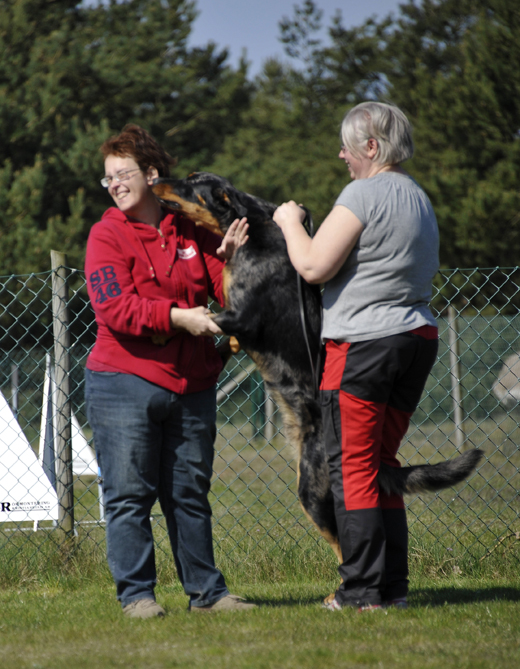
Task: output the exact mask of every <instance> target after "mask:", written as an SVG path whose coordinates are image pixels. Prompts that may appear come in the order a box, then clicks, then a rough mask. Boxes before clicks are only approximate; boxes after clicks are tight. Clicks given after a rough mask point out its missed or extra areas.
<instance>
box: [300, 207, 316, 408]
mask: <svg viewBox="0 0 520 669" xmlns="http://www.w3.org/2000/svg"><path fill="white" fill-rule="evenodd" d="M302 209H304V210H305V219H304V221H303V226H304V227H305V228H306V229H307V232H308V233H309V236H310V237H311V238H312V237H314V222H313V220H312V215H311V212H310V211H309V210H308V209H307V208H306V207H302ZM296 284H297V286H298V302H299V305H300V320H301V324H302V330H303V338H304V339H305V345H306V347H307V355H308V356H309V363H310V367H311V372H312V379H313V385H314V396H315V397H318V391H319V386H320V378H319V375H320V371H321V370H320V366H321V365H320V363H321V346H318V355H317V356H316V362H315V361H314V358H313V355H312V351H311V344H310V342H309V336H308V327H307V314H306V313H305V301H304V299H303V279H302V277H301V276H300V274H298V272H296ZM320 320H321V319H320Z"/></svg>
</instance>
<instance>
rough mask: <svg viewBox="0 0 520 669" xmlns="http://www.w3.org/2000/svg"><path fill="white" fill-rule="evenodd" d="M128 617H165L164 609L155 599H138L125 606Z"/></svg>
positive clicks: (124, 611) (124, 610) (124, 609)
mask: <svg viewBox="0 0 520 669" xmlns="http://www.w3.org/2000/svg"><path fill="white" fill-rule="evenodd" d="M123 613H124V614H125V616H128V618H163V617H164V609H163V608H162V606H159V604H157V602H156V601H155V600H154V599H137V600H136V601H135V602H130V604H127V605H126V606H125V607H123Z"/></svg>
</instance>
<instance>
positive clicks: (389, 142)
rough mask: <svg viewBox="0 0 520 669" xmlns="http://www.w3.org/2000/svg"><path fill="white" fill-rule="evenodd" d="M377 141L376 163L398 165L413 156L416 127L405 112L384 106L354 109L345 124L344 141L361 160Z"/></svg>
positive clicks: (363, 105)
mask: <svg viewBox="0 0 520 669" xmlns="http://www.w3.org/2000/svg"><path fill="white" fill-rule="evenodd" d="M371 138H373V139H375V140H376V141H377V153H376V155H375V157H374V162H376V163H378V164H380V165H396V164H399V163H402V162H404V161H405V160H408V158H411V157H412V156H413V151H414V146H413V139H412V126H411V123H410V121H409V120H408V119H407V118H406V116H405V115H404V114H403V112H402V111H401V110H400V109H399V108H398V107H395V106H394V105H388V104H385V103H383V102H362V103H361V104H359V105H356V106H355V107H353V108H352V109H351V110H350V111H349V112H347V114H345V117H344V119H343V123H342V124H341V141H342V142H343V145H344V146H345V147H346V148H347V149H348V150H349V151H350V152H351V153H352V154H353V155H355V156H359V152H360V150H362V149H364V148H365V146H366V143H367V142H368V140H369V139H371Z"/></svg>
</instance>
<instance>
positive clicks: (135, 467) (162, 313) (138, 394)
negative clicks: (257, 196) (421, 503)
mask: <svg viewBox="0 0 520 669" xmlns="http://www.w3.org/2000/svg"><path fill="white" fill-rule="evenodd" d="M101 152H102V154H103V157H104V159H105V176H104V177H103V179H101V184H102V186H104V187H105V188H108V192H109V194H110V195H111V197H112V199H113V200H114V202H115V204H116V206H117V208H116V207H111V208H110V209H107V211H106V212H105V213H104V214H103V217H102V219H101V221H99V222H98V223H96V224H95V225H94V226H93V227H92V229H91V232H90V235H89V239H88V243H87V255H86V263H85V272H86V278H87V287H88V292H89V297H90V300H91V303H92V306H93V309H94V312H95V316H96V324H97V339H96V343H95V345H94V347H93V349H92V351H91V353H90V355H89V357H88V360H87V365H86V367H87V369H86V372H85V374H86V387H85V397H86V403H87V415H88V420H89V423H90V425H91V427H92V430H93V433H94V441H95V446H96V454H97V457H98V464H99V467H100V469H101V473H102V476H103V496H104V502H105V508H106V519H107V557H108V563H109V567H110V570H111V572H112V575H113V578H114V580H115V583H116V586H117V597H118V599H119V601H120V602H121V605H122V607H123V612H124V613H125V614H126V615H128V616H130V617H138V618H148V617H154V616H163V615H164V610H163V609H162V607H160V606H159V605H158V604H157V603H156V601H155V595H154V587H155V584H156V570H155V558H154V544H153V536H152V528H151V523H150V512H151V509H152V506H153V505H154V504H155V502H156V501H157V499H159V502H160V504H161V508H162V510H163V513H164V515H165V518H166V523H167V526H168V533H169V537H170V542H171V546H172V550H173V555H174V559H175V564H176V567H177V572H178V575H179V578H180V580H181V583H182V584H183V587H184V590H185V592H186V594H187V595H188V596H189V598H190V605H189V608H190V610H191V611H212V610H219V609H220V610H223V609H248V608H251V607H253V606H254V605H253V604H250V603H247V602H245V601H243V600H242V598H240V597H237V596H235V595H230V594H229V591H228V589H227V587H226V583H225V581H224V577H223V576H222V574H221V573H220V571H219V570H218V569H217V568H216V567H215V562H214V557H213V541H212V531H211V508H210V505H209V502H208V492H209V488H210V479H211V474H212V464H213V453H214V451H213V444H214V440H215V435H216V427H215V425H216V396H215V385H216V381H217V378H218V375H219V373H220V371H221V369H222V362H221V359H220V356H219V355H218V353H217V351H216V349H215V346H214V342H213V335H218V334H222V333H221V331H220V330H219V328H218V327H217V326H216V324H215V323H214V321H213V320H212V319H211V318H210V316H209V311H208V308H207V305H208V298H209V297H211V298H213V299H215V300H217V301H218V302H219V303H220V304H222V303H223V294H222V268H223V264H224V262H225V260H226V259H229V258H230V257H231V256H232V254H233V253H234V251H235V249H236V248H237V247H238V246H240V245H241V244H243V243H245V241H246V240H247V223H246V221H245V219H242V220H241V221H238V220H237V221H235V223H234V224H233V225H232V227H231V228H230V230H229V232H228V234H227V235H226V237H225V238H224V240H221V239H220V238H219V237H216V236H215V235H213V234H212V233H210V232H208V231H207V230H205V229H204V228H201V227H198V226H196V225H195V223H193V221H190V220H189V219H187V218H185V217H183V216H182V215H180V214H176V213H171V212H165V211H163V210H162V209H161V207H160V205H159V203H158V202H157V200H156V199H155V197H154V195H153V192H152V190H151V185H152V183H153V180H154V179H155V178H157V177H160V176H163V177H164V176H168V175H169V167H170V165H171V164H172V163H173V161H172V159H171V157H170V156H169V155H168V154H167V153H166V152H165V151H164V150H163V149H162V147H161V146H160V145H159V144H158V143H157V142H156V141H155V140H154V139H153V137H151V136H150V135H149V134H148V133H147V132H146V131H145V130H143V129H142V128H140V127H139V126H136V125H128V126H126V127H125V128H124V129H123V131H122V132H121V133H120V134H119V135H118V136H115V137H111V138H110V139H108V140H107V141H106V142H105V143H104V144H103V145H102V147H101Z"/></svg>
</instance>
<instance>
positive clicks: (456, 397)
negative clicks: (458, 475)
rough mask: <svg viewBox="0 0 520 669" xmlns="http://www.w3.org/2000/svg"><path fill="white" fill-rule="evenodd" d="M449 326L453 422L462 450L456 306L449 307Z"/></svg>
mask: <svg viewBox="0 0 520 669" xmlns="http://www.w3.org/2000/svg"><path fill="white" fill-rule="evenodd" d="M448 328H449V338H450V376H451V397H452V400H453V422H454V424H455V445H456V446H457V450H459V451H460V450H462V447H463V445H464V442H465V441H466V435H465V434H464V423H463V412H462V397H461V392H460V362H459V352H458V333H457V313H456V311H455V309H454V307H452V306H451V304H450V306H449V307H448Z"/></svg>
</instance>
